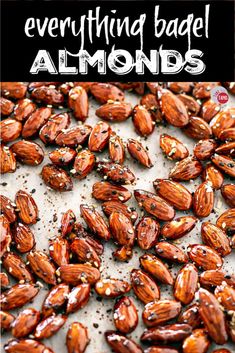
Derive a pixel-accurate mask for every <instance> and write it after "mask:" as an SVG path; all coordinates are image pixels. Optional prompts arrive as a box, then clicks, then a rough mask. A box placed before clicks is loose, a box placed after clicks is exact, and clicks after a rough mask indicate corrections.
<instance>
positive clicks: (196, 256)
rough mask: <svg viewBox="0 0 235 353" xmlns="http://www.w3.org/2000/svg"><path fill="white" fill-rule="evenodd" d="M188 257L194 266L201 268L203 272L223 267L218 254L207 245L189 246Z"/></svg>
mask: <svg viewBox="0 0 235 353" xmlns="http://www.w3.org/2000/svg"><path fill="white" fill-rule="evenodd" d="M188 255H189V258H190V259H191V260H192V261H193V262H194V263H195V265H196V266H197V267H199V268H203V270H216V269H219V268H220V267H222V265H223V260H222V259H221V257H220V256H219V254H218V253H217V252H216V251H215V250H213V249H212V248H210V247H209V246H207V245H201V244H194V245H190V246H189V247H188Z"/></svg>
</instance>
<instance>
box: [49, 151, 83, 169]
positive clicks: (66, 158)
mask: <svg viewBox="0 0 235 353" xmlns="http://www.w3.org/2000/svg"><path fill="white" fill-rule="evenodd" d="M76 155H77V153H76V151H74V150H73V149H72V148H69V147H61V148H57V149H55V150H54V151H52V152H49V158H50V160H51V162H52V163H53V164H55V165H58V166H59V167H63V166H65V165H68V164H70V163H71V162H73V161H74V159H75V157H76Z"/></svg>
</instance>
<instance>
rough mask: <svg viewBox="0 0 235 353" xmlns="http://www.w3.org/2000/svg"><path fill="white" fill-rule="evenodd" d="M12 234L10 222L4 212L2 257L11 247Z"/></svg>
mask: <svg viewBox="0 0 235 353" xmlns="http://www.w3.org/2000/svg"><path fill="white" fill-rule="evenodd" d="M11 240H12V236H11V230H10V223H9V222H8V219H7V218H6V217H5V216H4V215H3V214H2V215H0V257H2V255H3V254H4V253H5V252H6V251H9V249H10V244H11Z"/></svg>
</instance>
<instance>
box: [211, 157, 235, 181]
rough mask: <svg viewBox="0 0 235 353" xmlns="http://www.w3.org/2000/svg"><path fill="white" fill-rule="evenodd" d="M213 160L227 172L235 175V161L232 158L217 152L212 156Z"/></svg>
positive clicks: (232, 175)
mask: <svg viewBox="0 0 235 353" xmlns="http://www.w3.org/2000/svg"><path fill="white" fill-rule="evenodd" d="M211 160H212V162H213V163H214V164H215V165H216V166H217V167H218V168H219V169H221V170H222V171H223V172H224V173H225V174H228V175H229V176H231V177H235V162H234V160H233V159H232V158H230V157H228V156H223V155H219V154H217V153H216V154H214V155H213V156H212V157H211Z"/></svg>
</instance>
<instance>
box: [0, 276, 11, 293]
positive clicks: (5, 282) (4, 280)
mask: <svg viewBox="0 0 235 353" xmlns="http://www.w3.org/2000/svg"><path fill="white" fill-rule="evenodd" d="M9 283H10V281H9V278H8V275H7V274H6V273H5V272H0V286H1V289H2V290H4V289H6V288H7V287H8V286H9Z"/></svg>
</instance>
